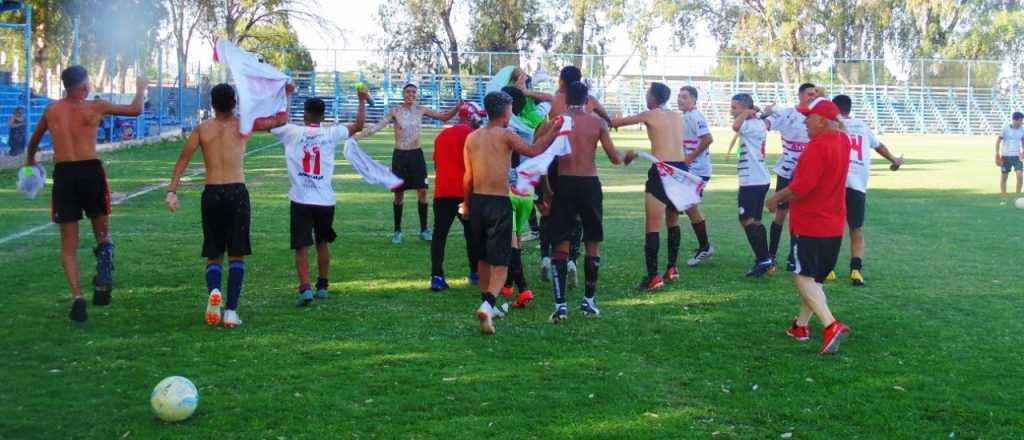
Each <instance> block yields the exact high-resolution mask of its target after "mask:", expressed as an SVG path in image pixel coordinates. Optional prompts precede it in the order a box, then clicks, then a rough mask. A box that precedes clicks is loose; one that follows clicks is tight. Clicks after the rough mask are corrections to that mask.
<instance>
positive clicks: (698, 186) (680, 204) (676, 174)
mask: <svg viewBox="0 0 1024 440" xmlns="http://www.w3.org/2000/svg"><path fill="white" fill-rule="evenodd" d="M640 157H642V158H644V159H647V160H649V161H651V162H654V166H655V167H657V168H658V176H660V177H661V185H662V186H663V187H665V195H667V196H668V199H669V200H671V201H672V204H673V205H675V208H676V211H678V212H683V211H686V210H687V209H690V207H691V206H693V205H696V204H698V203H700V200H701V197H700V194H701V192H703V191H704V185H706V182H704V179H701V178H700V176H697V175H696V174H693V173H690V172H688V171H683V170H681V169H679V168H676V167H674V166H672V165H669V164H667V163H665V162H662V161H660V160H658V158H656V157H654V156H653V155H651V154H650V153H648V152H646V151H642V152H640Z"/></svg>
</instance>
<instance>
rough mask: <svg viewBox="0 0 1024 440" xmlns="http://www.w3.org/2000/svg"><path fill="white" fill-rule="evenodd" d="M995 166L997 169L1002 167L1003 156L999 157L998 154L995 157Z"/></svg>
mask: <svg viewBox="0 0 1024 440" xmlns="http://www.w3.org/2000/svg"><path fill="white" fill-rule="evenodd" d="M996 166H997V167H1001V166H1003V156H1000V155H998V154H997V155H996Z"/></svg>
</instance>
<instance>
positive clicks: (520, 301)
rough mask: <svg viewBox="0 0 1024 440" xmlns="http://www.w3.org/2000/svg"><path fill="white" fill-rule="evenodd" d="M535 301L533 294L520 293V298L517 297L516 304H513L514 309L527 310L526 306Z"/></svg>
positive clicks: (526, 291) (529, 292)
mask: <svg viewBox="0 0 1024 440" xmlns="http://www.w3.org/2000/svg"><path fill="white" fill-rule="evenodd" d="M530 301H533V292H531V291H529V290H524V291H522V292H519V296H518V297H516V302H514V303H512V307H514V308H517V309H525V308H526V306H527V305H528V304H529V303H530Z"/></svg>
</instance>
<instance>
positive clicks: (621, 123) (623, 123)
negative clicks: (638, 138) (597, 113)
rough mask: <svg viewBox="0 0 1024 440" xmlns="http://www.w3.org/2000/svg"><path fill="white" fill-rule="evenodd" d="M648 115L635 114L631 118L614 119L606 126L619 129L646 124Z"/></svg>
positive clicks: (645, 113)
mask: <svg viewBox="0 0 1024 440" xmlns="http://www.w3.org/2000/svg"><path fill="white" fill-rule="evenodd" d="M649 114H650V112H640V113H637V114H635V115H633V116H626V117H624V118H615V119H612V120H611V122H610V123H609V124H608V125H611V127H612V128H619V127H628V126H630V125H636V124H642V123H647V116H648V115H649Z"/></svg>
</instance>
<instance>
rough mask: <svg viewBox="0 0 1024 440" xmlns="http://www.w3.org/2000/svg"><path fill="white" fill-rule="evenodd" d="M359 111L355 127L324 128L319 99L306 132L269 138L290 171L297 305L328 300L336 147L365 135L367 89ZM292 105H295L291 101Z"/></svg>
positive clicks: (306, 115) (309, 111)
mask: <svg viewBox="0 0 1024 440" xmlns="http://www.w3.org/2000/svg"><path fill="white" fill-rule="evenodd" d="M357 93H358V96H359V107H358V110H357V111H356V120H355V122H353V123H351V124H348V125H334V126H331V127H322V126H321V125H320V124H322V123H323V121H324V112H325V109H326V105H325V103H324V101H323V100H322V99H320V98H309V99H306V102H305V104H303V113H302V119H303V122H304V123H305V126H304V127H303V126H298V125H293V124H281V125H279V126H277V127H274V128H273V129H272V130H270V132H271V133H272V134H273V135H274V136H276V137H277V139H279V140H280V141H281V143H282V144H284V156H285V163H286V164H287V166H288V180H289V181H290V182H291V187H290V188H289V189H288V199H289V200H290V201H291V204H290V207H289V210H290V213H291V215H290V227H289V230H290V235H291V248H292V249H293V250H295V271H296V272H297V274H298V278H299V298H298V300H297V304H298V305H299V306H300V307H301V306H308V305H309V304H310V303H312V302H313V299H314V298H316V299H327V298H328V297H329V293H328V278H327V277H328V273H329V271H330V267H331V248H330V244H331V243H333V242H334V240H335V239H336V238H337V236H338V235H337V234H336V233H335V232H334V205H335V204H336V203H337V199H336V198H335V196H334V187H333V186H332V185H331V179H332V178H333V177H334V157H335V152H336V150H337V146H338V144H340V143H341V142H344V141H345V140H346V139H348V138H349V136H351V135H352V134H354V133H356V132H358V131H359V130H362V129H363V123H364V122H365V120H366V99H367V98H368V97H369V94H368V93H367V92H366V89H365V88H360V89H358V92H357ZM288 101H289V102H291V99H289V100H288ZM313 244H316V256H317V279H316V293H315V294H314V293H313V285H312V284H311V283H310V281H311V280H310V276H309V248H310V246H313Z"/></svg>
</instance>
